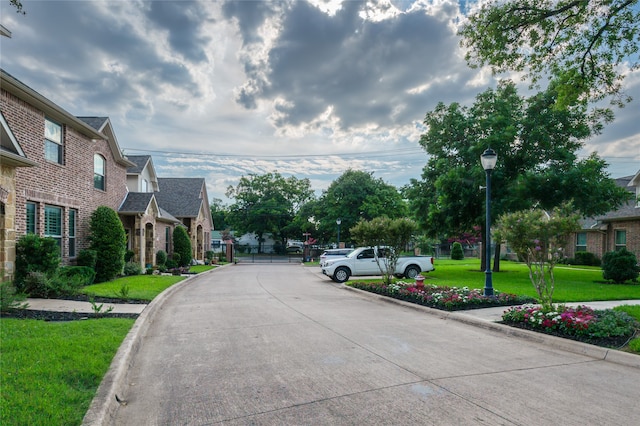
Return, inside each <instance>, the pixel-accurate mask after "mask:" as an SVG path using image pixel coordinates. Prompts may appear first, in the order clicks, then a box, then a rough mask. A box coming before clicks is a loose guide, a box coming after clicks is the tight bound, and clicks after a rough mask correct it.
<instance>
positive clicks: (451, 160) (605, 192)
mask: <svg viewBox="0 0 640 426" xmlns="http://www.w3.org/2000/svg"><path fill="white" fill-rule="evenodd" d="M553 89H554V87H553V86H552V87H550V88H549V89H548V90H547V91H545V92H543V93H539V94H537V95H535V96H532V97H530V98H524V97H521V96H519V95H518V93H517V90H516V87H515V84H514V83H513V82H510V81H503V82H501V83H500V84H499V86H498V87H497V88H496V89H488V90H487V91H485V92H483V93H481V94H479V95H478V96H477V97H476V100H475V102H474V104H473V106H471V107H465V106H461V105H459V104H457V103H453V104H451V105H444V104H443V103H440V104H438V106H437V107H436V108H435V110H433V111H430V112H428V113H427V115H426V118H425V121H424V123H425V125H426V126H427V129H428V130H427V132H426V133H425V134H423V135H422V136H421V138H420V144H421V145H422V146H423V147H424V149H425V150H426V152H427V153H428V154H429V160H428V162H427V165H426V166H425V168H424V169H423V173H422V180H420V181H419V180H413V181H412V183H411V185H410V186H409V187H408V188H407V189H406V196H407V198H409V199H410V203H411V207H412V211H413V212H414V213H415V216H416V217H417V219H418V220H419V222H420V224H421V226H422V227H423V228H424V229H425V231H427V234H428V235H430V236H433V237H445V236H451V235H458V234H460V233H462V232H466V231H470V230H472V229H473V227H474V226H475V225H479V224H482V223H483V222H484V197H485V194H484V191H483V190H482V186H483V185H484V184H485V172H484V170H483V169H482V166H481V165H480V155H481V154H482V152H483V151H484V150H485V149H486V148H488V147H491V148H492V149H493V150H495V151H496V152H497V154H498V163H497V166H496V169H495V170H494V171H493V173H492V187H493V188H492V194H491V199H492V207H491V210H492V217H498V216H499V215H501V214H503V213H507V212H515V211H519V210H525V209H529V208H532V207H539V208H542V209H545V210H551V209H552V208H554V207H557V206H559V205H560V204H562V203H563V202H566V201H570V200H573V201H574V205H575V208H576V210H577V211H578V212H579V213H580V214H582V215H584V216H591V215H595V214H601V213H605V212H606V211H608V210H610V209H612V208H616V207H618V206H620V205H621V203H622V202H624V201H625V200H626V199H628V193H627V192H626V191H625V190H624V189H623V188H619V187H617V186H616V185H615V182H614V181H613V180H612V179H610V178H609V176H608V175H607V173H606V172H605V169H606V163H605V162H604V161H603V160H601V159H600V158H599V157H598V156H597V155H596V154H593V155H591V156H590V157H588V158H585V159H578V157H577V152H578V150H579V149H581V147H582V141H583V140H584V139H586V138H587V137H589V136H590V135H591V134H592V133H593V128H594V126H592V125H593V123H592V122H590V120H589V118H588V116H587V114H586V113H585V109H586V108H585V107H572V108H568V109H562V110H560V109H557V108H553V105H554V103H555V100H556V97H557V92H554V90H553Z"/></svg>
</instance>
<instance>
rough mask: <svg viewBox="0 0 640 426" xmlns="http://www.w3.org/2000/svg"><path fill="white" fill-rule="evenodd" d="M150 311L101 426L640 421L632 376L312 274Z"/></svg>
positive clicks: (246, 279) (638, 390)
mask: <svg viewBox="0 0 640 426" xmlns="http://www.w3.org/2000/svg"><path fill="white" fill-rule="evenodd" d="M150 307H151V305H150ZM154 309H155V312H154V313H153V315H152V317H149V318H148V320H146V321H143V323H144V325H140V326H138V322H137V323H136V326H138V327H140V328H139V329H138V330H132V333H133V334H134V335H135V337H134V338H132V341H130V342H125V343H126V344H125V345H123V346H127V345H128V346H129V352H130V354H131V355H130V357H129V358H127V359H126V361H127V365H126V368H125V369H124V371H123V373H122V374H121V376H118V377H107V378H106V381H107V382H109V381H110V382H111V386H112V388H113V389H114V392H115V394H116V395H117V396H118V400H119V401H120V403H119V404H117V406H116V408H115V409H114V410H112V411H111V412H109V415H108V416H107V417H106V418H103V419H100V423H101V424H113V425H214V424H224V425H430V424H431V425H475V424H483V425H557V424H563V425H636V424H638V421H639V419H640V404H639V403H638V396H639V395H640V369H639V368H637V367H633V366H628V365H623V364H619V363H615V362H608V361H605V360H602V359H598V358H594V357H593V356H589V354H588V351H585V353H576V351H573V352H570V351H565V350H563V349H562V348H560V347H556V346H553V345H548V344H546V343H545V342H543V341H536V340H535V339H530V338H524V337H520V336H519V335H517V334H511V333H509V332H503V331H500V330H498V329H496V328H495V327H506V326H501V325H494V327H486V328H485V327H477V326H473V325H470V324H466V323H465V322H464V321H452V320H449V319H448V318H447V317H446V316H438V315H430V314H428V313H425V312H424V310H421V309H415V308H411V307H408V306H405V305H403V304H394V303H386V302H384V301H382V300H381V299H380V298H378V297H371V296H368V295H366V294H362V293H358V292H354V291H348V290H346V289H345V288H344V286H342V285H339V284H335V283H333V282H332V281H330V280H328V279H327V278H326V277H323V276H322V275H319V274H318V273H317V271H316V270H315V268H305V267H302V266H300V265H293V264H292V265H286V264H284V265H281V264H267V265H230V267H225V268H220V269H218V270H216V271H214V272H213V273H207V274H202V275H198V276H196V277H194V278H192V279H190V280H188V282H186V283H185V284H184V285H179V286H177V287H176V288H175V289H174V290H172V292H171V294H170V295H168V296H166V297H164V298H162V300H161V301H159V302H158V305H157V306H155V307H154ZM146 314H147V312H146V310H145V312H143V314H142V315H143V316H144V315H146ZM136 326H134V329H135V328H136ZM578 352H579V351H578ZM117 361H118V360H115V362H117ZM103 384H104V383H103ZM107 385H109V383H107V384H106V385H105V387H108V386H107ZM85 420H87V419H86V418H85ZM86 423H87V424H95V423H92V421H91V419H89V420H88V421H87V422H86Z"/></svg>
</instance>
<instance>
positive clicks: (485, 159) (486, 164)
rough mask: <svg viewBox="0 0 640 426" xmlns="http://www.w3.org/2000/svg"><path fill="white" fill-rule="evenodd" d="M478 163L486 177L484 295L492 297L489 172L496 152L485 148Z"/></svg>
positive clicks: (495, 158) (492, 166) (491, 169)
mask: <svg viewBox="0 0 640 426" xmlns="http://www.w3.org/2000/svg"><path fill="white" fill-rule="evenodd" d="M480 162H481V163H482V168H483V169H484V171H485V172H486V175H487V187H486V209H485V210H486V223H485V230H486V232H487V235H486V239H485V241H486V245H487V246H486V247H485V255H486V262H485V263H486V267H485V271H484V274H485V278H484V295H485V296H493V282H492V277H491V171H493V169H494V168H495V167H496V163H497V162H498V154H496V152H495V151H494V150H492V149H491V148H487V149H486V150H485V151H484V152H483V153H482V155H481V156H480Z"/></svg>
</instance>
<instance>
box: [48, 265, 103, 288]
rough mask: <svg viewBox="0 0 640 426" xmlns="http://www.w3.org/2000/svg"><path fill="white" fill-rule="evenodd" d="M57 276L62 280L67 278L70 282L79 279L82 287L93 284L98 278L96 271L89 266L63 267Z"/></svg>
mask: <svg viewBox="0 0 640 426" xmlns="http://www.w3.org/2000/svg"><path fill="white" fill-rule="evenodd" d="M57 275H58V276H59V277H60V278H61V279H63V278H67V279H70V280H75V279H76V278H75V277H78V279H79V280H80V282H81V283H82V284H81V285H82V286H83V287H84V286H86V285H90V284H93V281H94V280H95V278H96V271H95V269H93V268H90V267H88V266H63V267H62V268H60V269H58V271H57Z"/></svg>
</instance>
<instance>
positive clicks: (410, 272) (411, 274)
mask: <svg viewBox="0 0 640 426" xmlns="http://www.w3.org/2000/svg"><path fill="white" fill-rule="evenodd" d="M419 274H420V268H418V267H417V266H415V265H411V266H407V269H405V270H404V276H405V277H406V278H409V279H411V280H412V279H414V278H415V277H417V276H418V275H419Z"/></svg>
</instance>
